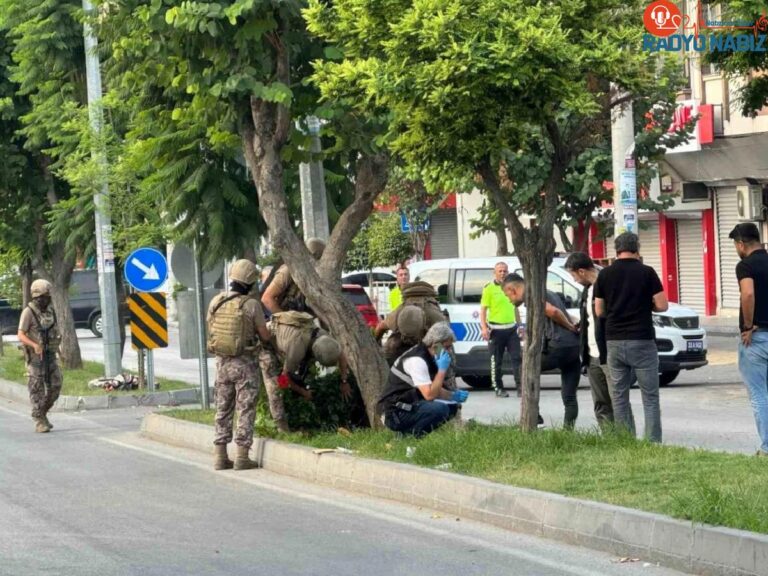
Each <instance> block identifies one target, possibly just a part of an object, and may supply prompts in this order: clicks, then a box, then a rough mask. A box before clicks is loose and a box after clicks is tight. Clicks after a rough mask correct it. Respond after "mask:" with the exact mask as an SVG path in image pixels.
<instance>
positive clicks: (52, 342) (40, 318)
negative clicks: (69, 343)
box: [28, 301, 61, 353]
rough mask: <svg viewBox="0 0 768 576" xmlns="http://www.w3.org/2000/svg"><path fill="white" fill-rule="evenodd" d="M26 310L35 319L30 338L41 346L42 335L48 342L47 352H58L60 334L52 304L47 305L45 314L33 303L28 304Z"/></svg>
mask: <svg viewBox="0 0 768 576" xmlns="http://www.w3.org/2000/svg"><path fill="white" fill-rule="evenodd" d="M28 308H29V310H30V312H32V317H33V318H34V319H35V322H34V324H33V326H32V329H31V332H32V333H31V334H30V336H31V337H32V339H34V340H35V341H36V342H37V343H38V344H40V345H42V344H43V340H44V338H43V335H44V334H45V335H46V336H47V340H48V351H49V352H51V353H53V352H55V351H56V350H58V348H59V344H61V334H60V333H59V326H58V322H57V320H56V311H55V310H54V309H53V304H49V305H48V307H47V308H46V309H45V312H43V311H42V310H40V308H38V307H37V304H35V302H34V301H33V302H30V303H29V305H28Z"/></svg>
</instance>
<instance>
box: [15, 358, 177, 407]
mask: <svg viewBox="0 0 768 576" xmlns="http://www.w3.org/2000/svg"><path fill="white" fill-rule="evenodd" d="M61 373H62V376H63V378H64V384H63V386H62V389H61V393H62V394H63V395H65V396H103V395H105V394H107V392H104V391H103V390H101V389H99V388H88V382H90V381H91V380H94V379H96V378H101V377H103V376H104V365H103V364H100V363H99V362H89V361H83V367H82V368H80V369H78V370H65V369H64V368H62V370H61ZM0 378H3V379H4V380H10V381H11V382H16V383H18V384H25V385H26V383H27V369H26V366H25V365H24V357H23V356H22V354H21V351H20V350H18V349H17V348H11V347H9V346H6V348H5V355H4V356H0ZM156 382H157V384H158V388H157V389H158V390H160V391H166V390H181V389H183V388H191V387H192V386H191V385H190V384H189V383H187V382H181V381H180V380H167V379H165V378H157V379H156ZM137 392H139V391H138V390H119V391H114V392H109V394H120V395H126V394H136V393H137Z"/></svg>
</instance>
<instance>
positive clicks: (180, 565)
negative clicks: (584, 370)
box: [0, 401, 679, 576]
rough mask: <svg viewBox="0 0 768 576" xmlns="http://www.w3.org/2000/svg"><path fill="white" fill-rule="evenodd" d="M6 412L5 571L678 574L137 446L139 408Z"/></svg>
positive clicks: (1, 461) (1, 445) (1, 470)
mask: <svg viewBox="0 0 768 576" xmlns="http://www.w3.org/2000/svg"><path fill="white" fill-rule="evenodd" d="M26 411H27V409H26V407H19V406H18V405H15V404H11V403H8V402H6V401H4V402H3V403H2V405H1V406H0V478H1V479H2V481H0V510H2V514H0V558H2V562H0V576H21V575H23V576H36V575H44V574H45V575H47V574H73V575H75V574H76V575H78V576H90V575H93V576H112V575H115V576H118V575H119V576H128V575H141V576H153V575H157V576H173V575H184V576H189V575H196V576H209V575H210V576H212V575H226V576H238V575H246V574H247V575H265V576H266V575H269V576H271V575H280V576H291V575H297V576H298V575H318V576H320V575H328V576H331V575H333V576H345V575H350V576H360V575H361V574H365V575H366V576H378V575H382V576H392V575H394V574H423V575H431V574H434V575H438V574H439V575H441V576H447V575H457V576H458V575H460V576H466V575H472V574H477V575H485V576H487V575H493V574H504V575H530V574H536V575H538V576H566V575H567V576H600V575H605V576H609V575H610V576H613V575H622V576H632V575H639V574H643V575H645V576H673V575H675V574H679V573H678V572H674V571H672V570H667V569H663V568H659V567H657V566H654V565H650V564H646V563H644V562H643V561H642V559H640V561H639V562H633V563H627V564H624V563H619V562H618V558H615V557H612V556H610V555H607V554H602V553H598V552H593V551H589V550H585V549H580V548H576V547H572V546H565V545H559V544H555V543H552V542H548V541H545V540H542V539H537V538H532V537H528V536H522V535H517V534H514V533H510V532H505V531H503V530H498V529H495V528H491V527H488V526H484V525H481V524H478V523H474V522H470V521H465V520H463V519H459V518H456V517H453V516H449V517H443V516H441V515H438V514H435V513H434V512H432V511H430V510H426V509H417V508H413V507H408V506H404V505H399V504H395V503H391V502H387V501H383V500H376V499H369V498H362V497H358V496H355V495H351V494H348V493H343V492H339V491H335V490H331V489H325V488H321V487H317V486H314V485H310V484H305V483H301V482H298V481H294V480H291V479H289V478H286V477H281V476H277V475H273V474H271V473H268V472H265V471H263V470H251V471H245V472H233V471H229V472H214V471H213V470H212V469H211V466H210V461H209V458H208V457H206V456H205V455H203V454H200V453H196V452H191V451H185V450H180V449H177V448H172V447H168V446H164V445H161V444H157V443H154V442H151V441H148V440H145V439H142V438H140V437H138V436H137V435H136V433H135V432H134V431H135V430H136V428H137V426H138V423H139V419H140V418H141V416H142V414H143V411H142V410H138V409H137V410H132V411H115V410H110V411H101V412H91V413H82V414H56V415H54V418H53V421H54V423H55V425H56V429H55V430H54V431H53V432H52V433H51V434H46V435H43V434H35V433H33V432H32V426H31V419H30V418H29V416H28V415H27V414H26Z"/></svg>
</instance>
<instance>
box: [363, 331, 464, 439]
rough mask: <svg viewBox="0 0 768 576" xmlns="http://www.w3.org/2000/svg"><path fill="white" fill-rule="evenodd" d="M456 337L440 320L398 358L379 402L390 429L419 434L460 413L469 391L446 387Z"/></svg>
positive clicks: (429, 430)
mask: <svg viewBox="0 0 768 576" xmlns="http://www.w3.org/2000/svg"><path fill="white" fill-rule="evenodd" d="M455 338H456V337H455V336H454V334H453V331H452V330H451V327H450V325H449V324H448V323H447V322H438V323H437V324H433V325H432V327H431V328H430V329H429V330H428V331H427V333H426V335H425V336H424V339H423V340H422V341H421V343H419V344H418V345H416V346H414V347H413V348H411V349H410V350H408V351H407V352H406V353H405V354H403V355H402V356H400V357H399V358H398V359H397V360H396V361H395V363H394V364H393V365H392V368H391V369H390V373H389V382H388V384H387V387H386V388H385V390H384V394H383V395H382V397H381V399H380V400H379V403H378V408H379V411H380V412H381V413H382V414H383V417H384V424H385V425H386V426H387V428H389V429H390V430H394V431H396V432H402V433H404V434H413V435H414V436H416V437H420V436H424V435H425V434H428V433H429V432H431V431H432V430H434V429H436V428H438V427H440V426H442V425H443V424H444V423H445V422H447V421H448V420H450V419H451V418H453V417H454V416H455V415H456V414H457V412H458V408H459V404H461V403H463V402H465V401H466V400H467V397H468V393H467V392H466V391H465V390H448V389H447V388H445V386H444V383H445V377H446V373H447V372H448V369H449V367H450V365H451V355H450V353H449V350H450V349H451V347H452V346H453V342H454V340H455ZM438 400H439V401H438Z"/></svg>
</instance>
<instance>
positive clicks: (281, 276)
mask: <svg viewBox="0 0 768 576" xmlns="http://www.w3.org/2000/svg"><path fill="white" fill-rule="evenodd" d="M306 246H307V249H308V250H309V253H310V254H311V255H312V257H313V258H314V259H315V260H320V258H321V257H322V255H323V251H324V250H325V242H323V241H322V240H320V238H310V239H309V240H307V241H306ZM265 284H266V286H265V287H264V290H263V294H262V297H261V303H262V304H263V305H264V307H265V308H266V309H267V310H269V312H270V313H272V314H275V313H276V312H284V311H288V310H295V311H297V312H309V313H312V310H311V309H310V308H309V307H308V306H307V301H306V298H305V297H304V295H303V294H302V293H301V290H299V287H298V286H297V285H296V282H294V280H293V278H292V277H291V272H290V270H288V266H287V265H285V264H283V265H282V266H280V268H278V269H277V272H275V275H274V276H273V278H272V280H271V281H269V280H267V282H265Z"/></svg>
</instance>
